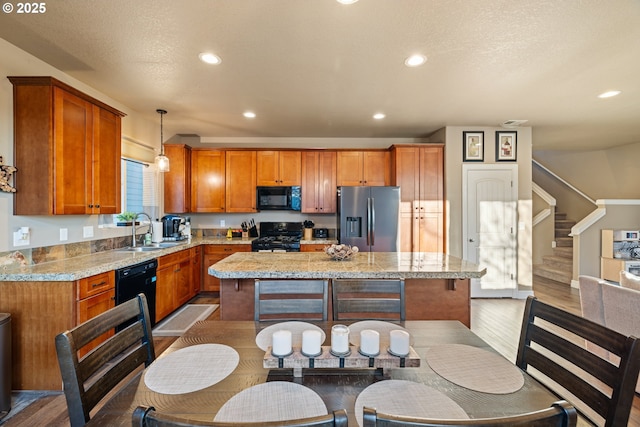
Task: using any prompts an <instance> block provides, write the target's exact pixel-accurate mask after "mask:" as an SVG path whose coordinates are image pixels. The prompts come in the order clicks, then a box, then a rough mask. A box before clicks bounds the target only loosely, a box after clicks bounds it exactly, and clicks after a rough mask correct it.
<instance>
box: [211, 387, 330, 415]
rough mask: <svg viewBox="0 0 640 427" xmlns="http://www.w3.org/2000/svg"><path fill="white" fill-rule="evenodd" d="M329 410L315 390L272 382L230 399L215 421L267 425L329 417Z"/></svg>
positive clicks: (251, 388)
mask: <svg viewBox="0 0 640 427" xmlns="http://www.w3.org/2000/svg"><path fill="white" fill-rule="evenodd" d="M327 413H328V412H327V407H326V406H325V404H324V402H323V401H322V398H320V396H319V395H318V394H317V393H316V392H315V391H313V390H311V389H310V388H308V387H305V386H303V385H300V384H296V383H290V382H284V381H272V382H268V383H264V384H258V385H255V386H253V387H250V388H248V389H245V390H242V391H241V392H240V393H238V394H236V395H235V396H233V397H232V398H231V399H229V400H228V401H227V402H226V403H225V404H224V405H223V406H222V408H220V410H219V411H218V413H217V414H216V416H215V418H214V421H219V422H235V423H243V422H244V423H248V422H266V421H284V420H294V419H298V418H307V417H318V416H321V415H326V414H327Z"/></svg>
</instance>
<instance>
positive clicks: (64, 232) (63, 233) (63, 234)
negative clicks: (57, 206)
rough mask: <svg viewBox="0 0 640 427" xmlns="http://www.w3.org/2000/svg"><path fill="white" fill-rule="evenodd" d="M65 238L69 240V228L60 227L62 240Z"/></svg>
mask: <svg viewBox="0 0 640 427" xmlns="http://www.w3.org/2000/svg"><path fill="white" fill-rule="evenodd" d="M65 240H69V229H68V228H61V229H60V241H61V242H64V241H65Z"/></svg>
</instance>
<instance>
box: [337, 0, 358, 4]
mask: <svg viewBox="0 0 640 427" xmlns="http://www.w3.org/2000/svg"><path fill="white" fill-rule="evenodd" d="M357 1H358V0H338V3H342V4H353V3H355V2H357Z"/></svg>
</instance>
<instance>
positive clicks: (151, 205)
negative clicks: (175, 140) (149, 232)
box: [113, 158, 161, 222]
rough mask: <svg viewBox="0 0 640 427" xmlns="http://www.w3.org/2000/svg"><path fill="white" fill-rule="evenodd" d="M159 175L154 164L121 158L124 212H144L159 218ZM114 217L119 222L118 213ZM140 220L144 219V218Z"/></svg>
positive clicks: (152, 217) (153, 217)
mask: <svg viewBox="0 0 640 427" xmlns="http://www.w3.org/2000/svg"><path fill="white" fill-rule="evenodd" d="M158 175H159V174H158V173H156V167H155V165H153V164H147V163H143V162H139V161H136V160H131V159H125V158H123V159H122V160H121V185H122V192H121V193H122V211H123V212H125V211H128V212H144V213H146V214H148V215H149V216H150V217H151V219H156V218H158V216H159V214H160V208H159V206H158V205H159V203H158V194H157V193H158V190H157V189H158V181H157V180H158V179H159V176H158ZM160 176H161V175H160ZM113 217H114V222H117V220H116V215H114V216H113ZM140 220H141V221H143V218H140ZM143 222H144V221H143Z"/></svg>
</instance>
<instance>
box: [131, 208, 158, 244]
mask: <svg viewBox="0 0 640 427" xmlns="http://www.w3.org/2000/svg"><path fill="white" fill-rule="evenodd" d="M140 215H144V216H146V217H147V219H148V220H149V234H151V241H153V225H152V224H151V217H150V216H149V215H148V214H146V213H145V212H140V213H137V214H136V216H135V217H134V218H133V224H132V225H131V247H132V248H135V247H136V230H137V229H138V228H140V227H144V225H141V226H140V227H136V219H137V218H138V217H139V216H140Z"/></svg>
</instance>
